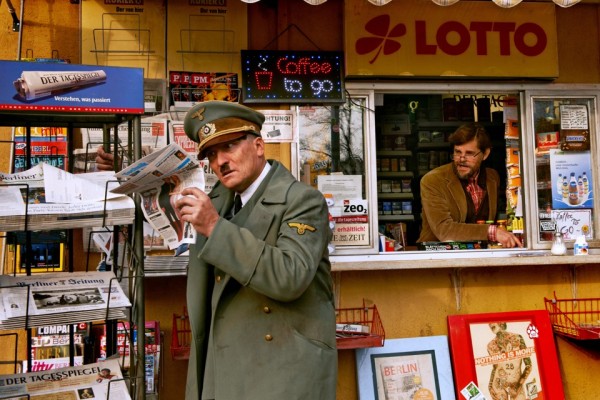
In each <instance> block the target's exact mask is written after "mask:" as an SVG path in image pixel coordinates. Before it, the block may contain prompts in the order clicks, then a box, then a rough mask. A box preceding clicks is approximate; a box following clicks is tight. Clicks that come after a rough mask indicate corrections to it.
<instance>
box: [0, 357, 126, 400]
mask: <svg viewBox="0 0 600 400" xmlns="http://www.w3.org/2000/svg"><path fill="white" fill-rule="evenodd" d="M0 398H2V399H73V400H75V399H115V400H117V399H118V400H130V399H131V396H130V395H129V391H128V389H127V384H126V382H125V381H124V380H123V374H122V372H121V368H120V367H119V363H118V362H117V360H112V359H111V360H106V361H103V362H100V363H94V364H87V365H80V366H77V367H66V368H59V369H53V370H51V371H40V372H30V373H25V374H14V375H2V376H0Z"/></svg>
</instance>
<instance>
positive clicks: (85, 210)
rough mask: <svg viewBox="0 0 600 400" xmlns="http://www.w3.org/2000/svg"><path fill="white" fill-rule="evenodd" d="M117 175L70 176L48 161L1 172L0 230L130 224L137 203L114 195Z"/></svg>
mask: <svg viewBox="0 0 600 400" xmlns="http://www.w3.org/2000/svg"><path fill="white" fill-rule="evenodd" d="M117 186H118V182H117V179H116V177H115V174H114V173H113V172H90V173H84V174H70V173H68V172H65V171H63V170H61V169H60V168H56V167H53V166H51V165H49V164H46V163H40V164H38V165H36V166H34V167H33V168H31V169H28V170H26V171H23V172H18V173H15V174H4V173H0V226H1V227H2V230H3V231H4V232H12V231H20V230H52V229H70V228H82V227H86V226H106V225H128V224H131V223H132V222H133V218H134V216H135V204H134V202H133V200H132V199H131V198H130V197H128V196H125V195H123V194H115V193H111V192H110V190H111V189H112V188H115V187H117Z"/></svg>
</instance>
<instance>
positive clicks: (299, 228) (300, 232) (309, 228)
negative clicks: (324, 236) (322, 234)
mask: <svg viewBox="0 0 600 400" xmlns="http://www.w3.org/2000/svg"><path fill="white" fill-rule="evenodd" d="M288 226H289V227H290V228H294V229H296V231H297V232H298V235H304V232H306V231H310V232H315V231H316V230H317V228H315V227H314V226H310V225H307V224H303V223H302V222H288Z"/></svg>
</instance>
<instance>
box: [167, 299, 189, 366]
mask: <svg viewBox="0 0 600 400" xmlns="http://www.w3.org/2000/svg"><path fill="white" fill-rule="evenodd" d="M191 335H192V330H191V329H190V319H189V316H188V312H187V307H183V314H181V315H180V314H173V335H172V337H171V357H172V358H173V360H188V359H189V358H190V348H191V343H192V337H191Z"/></svg>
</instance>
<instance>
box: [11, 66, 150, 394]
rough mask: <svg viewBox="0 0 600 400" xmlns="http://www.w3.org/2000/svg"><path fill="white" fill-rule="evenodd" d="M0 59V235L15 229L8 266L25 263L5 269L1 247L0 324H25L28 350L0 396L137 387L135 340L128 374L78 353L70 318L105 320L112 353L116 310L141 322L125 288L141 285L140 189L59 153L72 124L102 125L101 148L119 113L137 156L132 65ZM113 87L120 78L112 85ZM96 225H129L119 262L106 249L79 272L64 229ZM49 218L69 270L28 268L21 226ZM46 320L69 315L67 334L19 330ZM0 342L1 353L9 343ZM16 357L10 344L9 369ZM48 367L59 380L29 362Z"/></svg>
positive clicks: (141, 376)
mask: <svg viewBox="0 0 600 400" xmlns="http://www.w3.org/2000/svg"><path fill="white" fill-rule="evenodd" d="M0 68H1V69H2V70H3V71H4V72H5V73H4V74H3V79H4V80H3V81H0V93H1V94H0V126H2V127H13V128H14V129H13V132H14V134H13V137H14V139H13V143H14V149H16V150H15V151H13V153H12V155H13V157H14V161H15V163H14V166H13V169H14V173H11V174H9V173H6V174H1V176H0V200H1V201H2V203H3V205H2V207H0V210H2V211H0V220H1V221H2V229H3V230H4V231H5V233H3V234H2V235H3V236H2V238H3V242H5V243H7V242H8V241H7V239H8V238H9V236H10V237H13V236H16V237H23V238H24V242H22V243H20V245H21V247H22V248H24V249H20V251H19V255H20V256H21V257H20V258H21V259H20V260H19V262H18V264H19V268H18V270H17V268H15V270H14V272H18V273H24V275H23V274H21V275H16V274H14V273H11V274H10V275H7V269H6V266H5V263H6V259H3V264H2V268H3V269H2V274H4V275H0V330H8V329H11V330H24V331H25V332H27V333H28V338H31V340H30V341H28V344H27V345H28V346H27V360H26V361H25V362H24V363H23V365H24V371H25V372H24V373H22V374H16V375H0V387H1V388H0V389H1V390H0V396H2V397H3V398H7V397H6V396H8V395H18V396H19V397H23V396H27V397H29V396H32V397H36V396H37V395H41V396H42V397H44V396H48V395H50V394H51V393H52V394H55V395H57V396H59V397H61V396H66V397H64V398H94V397H90V396H94V395H95V396H96V397H95V398H100V397H101V398H118V399H127V398H130V396H131V397H137V395H139V393H141V392H142V391H143V389H144V387H145V385H146V383H145V380H146V378H145V370H144V367H145V364H146V360H145V359H144V354H143V352H141V354H139V353H140V352H137V351H135V350H132V351H131V354H132V357H131V358H130V360H129V362H130V368H129V374H127V373H126V371H121V368H122V367H123V366H124V363H120V364H119V363H117V362H116V360H113V359H110V360H106V361H103V362H97V363H96V360H95V359H94V360H88V364H87V365H82V364H83V362H84V357H83V356H84V354H83V353H85V351H83V350H82V348H81V336H80V332H78V328H77V327H81V326H86V324H87V323H89V322H94V321H98V322H96V324H103V325H105V329H107V330H108V332H109V334H108V335H107V343H106V347H107V349H106V351H107V354H116V353H117V350H118V349H117V347H118V346H117V343H116V342H117V340H118V338H117V335H116V324H117V321H127V324H128V326H132V327H135V326H145V321H144V303H143V296H139V295H135V293H140V292H142V293H143V276H142V275H143V231H142V224H141V222H140V221H141V220H142V218H140V216H141V211H140V207H139V199H137V198H132V197H129V196H124V195H120V196H119V195H117V196H115V195H113V194H110V195H107V193H109V190H110V189H111V185H116V184H117V183H116V179H115V178H114V176H112V182H111V175H114V174H113V173H110V174H105V173H99V172H93V173H82V174H73V173H71V172H73V166H74V165H73V164H74V163H71V162H70V159H69V156H70V155H71V154H69V153H70V152H72V148H71V146H70V142H71V141H72V139H73V135H74V132H73V129H74V128H78V129H81V128H97V127H101V128H102V127H104V129H105V133H104V137H103V139H104V146H105V148H108V149H111V147H112V146H111V145H110V143H111V140H110V136H111V135H112V132H114V134H115V136H117V135H118V133H117V131H118V127H119V125H120V124H122V123H127V122H128V123H129V126H130V127H131V130H130V131H129V132H128V134H129V141H128V142H129V143H133V149H130V153H135V154H133V156H132V157H133V159H138V158H140V157H141V148H142V143H141V139H140V131H141V128H140V126H141V123H140V115H141V114H143V112H144V96H143V70H142V69H138V68H122V67H106V66H101V67H100V66H89V65H72V64H59V63H30V62H18V61H0ZM124 87H127V88H129V90H126V91H123V90H122V88H124ZM41 127H43V128H41ZM107 127H108V128H107ZM46 133H50V135H51V136H53V138H52V139H54V140H50V142H48V141H47V140H46V139H47V138H45V137H44V136H48V135H46ZM56 137H59V138H58V139H55V138H56ZM63 139H64V140H63ZM114 142H116V141H113V143H114ZM48 143H51V145H48ZM28 149H29V151H28ZM111 150H112V149H111ZM70 164H71V165H70ZM84 170H85V169H84ZM67 171H71V172H67ZM100 226H101V227H103V228H107V227H108V226H110V227H111V228H112V229H113V231H114V232H115V237H118V236H117V235H119V230H120V227H121V226H129V228H128V229H126V230H125V231H128V232H129V233H131V234H130V235H129V236H130V238H129V241H128V243H129V244H130V246H129V248H128V252H129V253H128V254H129V257H127V262H129V264H128V265H127V268H124V265H119V260H121V259H122V260H123V262H124V263H125V262H126V258H125V257H121V258H117V257H115V258H114V262H113V265H111V266H109V267H108V268H107V269H108V271H102V270H98V271H89V272H87V267H86V272H73V269H74V265H73V264H74V261H73V260H74V258H73V252H74V248H73V237H72V229H76V228H82V227H100ZM57 229H64V230H65V231H66V232H67V240H66V243H67V244H66V246H62V243H61V247H60V248H61V251H60V257H61V258H62V256H63V253H62V252H63V250H64V252H65V253H67V255H66V258H67V260H68V262H67V263H66V264H67V265H68V269H69V272H66V271H65V268H57V270H59V271H62V272H52V273H40V271H38V270H37V269H36V268H33V267H34V265H33V260H34V257H33V255H32V254H31V252H32V249H33V248H34V247H32V241H31V240H32V237H37V236H34V235H38V233H39V232H41V233H46V232H50V233H51V232H54V231H56V230H57ZM32 231H35V232H32ZM115 247H117V248H120V246H115ZM21 250H24V251H21ZM46 256H47V254H46ZM46 258H47V257H46ZM21 266H23V268H20V267H21ZM61 266H62V264H61ZM111 269H112V271H111ZM78 270H81V268H78ZM9 273H10V271H9ZM117 276H118V277H117ZM132 308H133V312H132ZM131 315H135V316H136V317H135V320H130V316H131ZM129 321H130V322H129ZM56 324H63V325H62V326H63V327H68V328H66V329H68V330H69V331H70V332H69V335H67V336H66V337H67V338H70V339H67V341H66V343H65V339H64V338H65V335H60V336H56V335H55V336H56V337H54V336H48V337H45V338H44V339H40V338H39V336H32V335H30V334H29V333H30V332H31V331H32V330H37V331H38V332H39V330H43V329H44V328H45V327H48V326H56ZM88 325H90V324H88ZM132 330H133V329H132ZM63 333H64V332H63ZM88 334H89V332H88ZM144 336H145V335H139V337H138V341H137V342H138V343H137V345H138V348H142V349H143V348H144ZM57 337H58V338H59V339H57ZM48 340H50V341H52V340H59V341H60V346H59V345H57V346H51V347H52V349H51V351H54V352H58V353H55V354H54V353H53V361H52V362H43V363H40V362H36V361H38V359H39V358H43V357H37V356H36V355H40V356H41V355H42V353H44V352H46V353H47V351H48V349H47V348H45V349H43V345H44V343H42V341H48ZM15 342H16V340H15ZM4 343H5V344H6V343H7V342H4ZM15 346H16V344H15ZM65 347H68V349H67V348H65ZM132 347H133V346H132ZM42 349H43V350H44V351H42ZM5 350H7V354H10V353H8V351H10V350H9V349H8V348H5ZM46 355H47V354H46ZM65 355H68V356H67V357H64V356H65ZM57 356H60V357H57ZM16 358H17V352H16V350H15V360H14V364H15V372H17V370H16V365H17V364H18V360H17V359H16ZM32 358H35V360H34V359H32ZM89 362H92V363H93V364H90V363H89ZM47 369H52V371H51V373H52V374H54V375H56V378H52V380H53V381H54V380H56V379H58V380H60V382H61V384H60V385H54V384H52V385H47V384H44V385H41V384H40V383H43V382H42V381H45V380H46V379H47V376H49V375H48V374H49V373H45V374H44V372H40V371H42V370H47ZM122 372H123V373H122ZM40 374H43V375H40ZM54 375H53V376H54ZM127 375H129V376H127ZM83 377H85V379H83ZM88 377H89V379H88ZM71 380H72V381H71ZM84 381H85V382H84ZM108 381H111V382H110V384H108ZM82 385H83V386H82ZM136 388H139V389H136ZM142 395H143V393H142ZM98 396H99V397H98ZM61 398H63V397H61Z"/></svg>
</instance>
